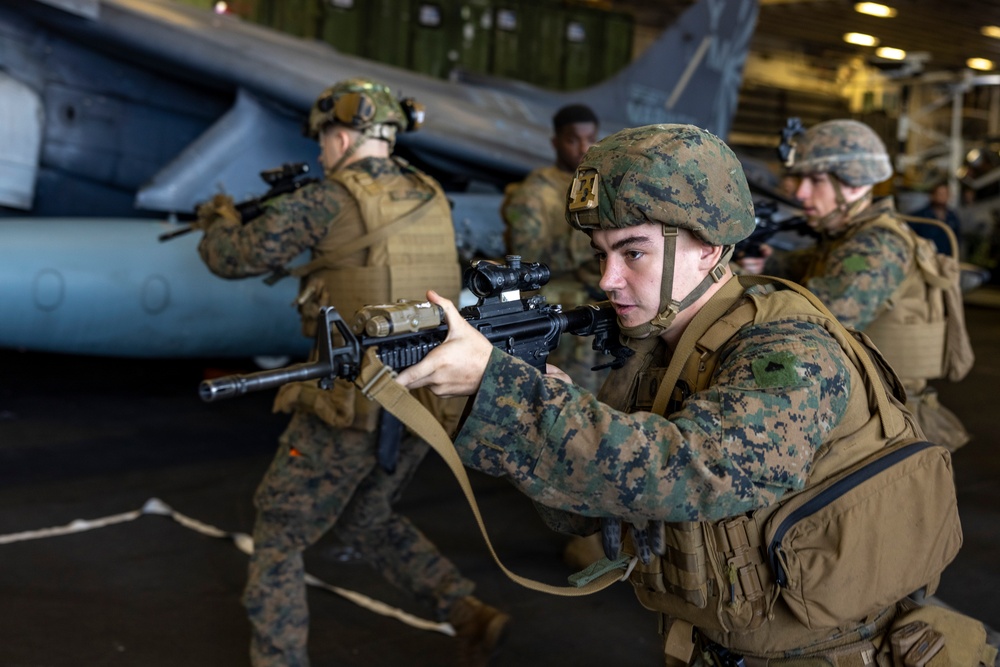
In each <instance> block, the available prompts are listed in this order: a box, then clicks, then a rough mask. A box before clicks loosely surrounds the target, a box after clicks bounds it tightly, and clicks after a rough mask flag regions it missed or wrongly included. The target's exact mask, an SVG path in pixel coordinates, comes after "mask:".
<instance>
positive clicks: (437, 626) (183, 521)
mask: <svg viewBox="0 0 1000 667" xmlns="http://www.w3.org/2000/svg"><path fill="white" fill-rule="evenodd" d="M147 514H153V515H158V516H166V517H170V518H171V519H173V520H174V521H176V522H177V523H179V524H180V525H182V526H184V527H185V528H188V529H190V530H193V531H195V532H197V533H200V534H202V535H207V536H208V537H217V538H226V539H229V540H231V541H232V542H233V544H235V545H236V548H237V549H239V550H240V551H242V552H243V553H245V554H247V555H249V554H251V553H252V552H253V538H252V537H250V536H249V535H247V534H246V533H231V532H228V531H225V530H222V529H220V528H216V527H215V526H210V525H208V524H207V523H202V522H201V521H198V520H197V519H193V518H191V517H189V516H187V515H185V514H181V513H180V512H178V511H176V510H175V509H173V508H172V507H170V506H169V505H167V504H166V503H165V502H163V501H162V500H160V499H159V498H150V499H149V500H147V501H146V503H145V504H144V505H143V506H142V509H139V510H133V511H131V512H123V513H121V514H112V515H111V516H106V517H101V518H99V519H74V520H73V521H71V522H69V523H67V524H66V525H64V526H54V527H51V528H40V529H38V530H26V531H23V532H20V533H9V534H7V535H0V545H3V544H13V543H14V542H24V541H27V540H40V539H44V538H48V537H59V536H61V535H70V534H72V533H82V532H85V531H88V530H95V529H97V528H104V527H105V526H113V525H115V524H119V523H125V522H127V521H134V520H135V519H138V518H139V517H141V516H145V515H147ZM306 583H307V584H309V585H310V586H315V587H316V588H321V589H323V590H326V591H329V592H331V593H334V594H336V595H339V596H340V597H342V598H344V599H346V600H350V601H351V602H353V603H354V604H356V605H358V606H359V607H363V608H364V609H367V610H368V611H371V612H373V613H376V614H379V615H381V616H388V617H390V618H395V619H396V620H398V621H400V622H402V623H405V624H406V625H409V626H411V627H414V628H418V629H420V630H430V631H433V632H440V633H441V634H445V635H448V636H450V637H454V636H455V629H454V628H453V627H452V626H451V624H450V623H438V622H436V621H429V620H427V619H424V618H420V617H419V616H414V615H413V614H410V613H407V612H405V611H403V610H402V609H399V608H397V607H393V606H390V605H388V604H386V603H384V602H380V601H378V600H374V599H372V598H370V597H368V596H366V595H363V594H361V593H358V592H356V591H351V590H347V589H346V588H340V587H339V586H333V585H332V584H328V583H326V582H325V581H322V580H321V579H317V578H316V577H314V576H312V575H311V574H308V573H307V574H306Z"/></svg>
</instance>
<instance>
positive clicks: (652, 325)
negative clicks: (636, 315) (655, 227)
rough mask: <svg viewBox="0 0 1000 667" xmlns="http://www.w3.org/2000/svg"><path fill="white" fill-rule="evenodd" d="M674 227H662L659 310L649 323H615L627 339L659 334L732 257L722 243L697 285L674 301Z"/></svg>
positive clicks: (716, 277) (731, 248) (721, 273)
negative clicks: (716, 257)
mask: <svg viewBox="0 0 1000 667" xmlns="http://www.w3.org/2000/svg"><path fill="white" fill-rule="evenodd" d="M677 233H678V230H677V228H676V227H667V226H666V225H664V226H663V277H662V278H661V279H660V313H659V314H658V315H657V316H656V317H654V318H653V319H652V320H650V321H649V322H646V323H644V324H639V325H637V326H634V327H626V326H624V325H623V324H622V322H621V320H619V321H618V326H619V328H620V329H621V332H622V333H623V334H624V335H625V336H627V337H629V338H638V339H643V338H649V337H650V336H652V335H654V334H655V335H657V336H659V335H660V334H662V333H663V332H665V331H666V330H667V329H669V328H670V326H671V325H672V324H673V323H674V319H675V318H676V317H677V315H678V313H680V312H681V311H682V310H684V309H685V308H687V307H689V306H690V305H691V304H693V303H694V302H695V301H697V300H698V299H700V298H701V297H702V295H703V294H705V292H707V291H708V288H709V287H711V286H712V285H713V284H714V283H717V282H719V281H720V280H722V278H723V276H725V274H726V268H727V267H728V266H729V260H730V259H731V258H732V256H733V251H734V250H735V247H734V246H724V247H723V249H722V255H721V256H720V257H719V261H718V262H716V264H715V266H713V267H712V270H711V271H709V272H708V275H707V276H705V277H704V278H703V279H702V281H701V282H700V283H698V285H697V286H696V287H695V288H694V289H693V290H691V292H690V293H689V294H688V295H687V296H686V297H684V299H683V300H681V301H674V298H673V294H674V264H675V263H676V262H675V260H676V253H677Z"/></svg>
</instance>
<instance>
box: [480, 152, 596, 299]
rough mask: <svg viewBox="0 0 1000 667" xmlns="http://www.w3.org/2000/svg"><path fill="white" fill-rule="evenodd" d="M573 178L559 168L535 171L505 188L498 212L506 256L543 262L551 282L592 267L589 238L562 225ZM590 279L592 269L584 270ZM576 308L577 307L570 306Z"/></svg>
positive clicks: (592, 259) (592, 253)
mask: <svg viewBox="0 0 1000 667" xmlns="http://www.w3.org/2000/svg"><path fill="white" fill-rule="evenodd" d="M572 182H573V174H572V173H569V172H566V171H563V170H562V169H560V168H559V167H556V166H550V167H542V168H540V169H536V170H534V171H532V172H531V173H530V174H528V176H527V178H525V179H524V180H523V181H522V182H520V183H515V184H512V185H510V186H508V189H507V193H506V196H505V197H504V201H503V204H502V206H501V208H500V212H501V214H502V215H503V219H504V223H505V224H506V230H505V231H506V241H507V250H508V252H510V253H512V254H515V255H520V256H521V258H522V260H524V261H530V262H545V263H546V264H547V265H548V267H549V270H550V271H551V272H552V277H553V278H562V277H564V276H565V277H570V278H575V277H576V272H577V270H578V269H580V268H581V267H585V266H586V265H588V264H591V265H592V264H593V263H594V251H593V249H591V247H590V238H589V237H588V236H587V235H586V234H584V233H582V232H580V231H577V230H575V229H573V228H572V227H570V226H569V225H567V224H566V192H567V191H568V190H569V186H570V183H572ZM588 268H589V269H590V270H591V275H593V267H588ZM573 305H578V304H573Z"/></svg>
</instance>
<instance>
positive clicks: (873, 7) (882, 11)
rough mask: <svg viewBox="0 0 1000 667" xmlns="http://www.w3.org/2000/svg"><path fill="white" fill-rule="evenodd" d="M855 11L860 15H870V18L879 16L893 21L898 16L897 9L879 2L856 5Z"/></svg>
mask: <svg viewBox="0 0 1000 667" xmlns="http://www.w3.org/2000/svg"><path fill="white" fill-rule="evenodd" d="M854 11H856V12H858V13H859V14H868V16H878V17H879V18H885V19H891V18H892V17H893V16H895V15H896V10H895V9H893V8H892V7H889V6H888V5H883V4H879V3H877V2H859V3H857V4H855V5H854Z"/></svg>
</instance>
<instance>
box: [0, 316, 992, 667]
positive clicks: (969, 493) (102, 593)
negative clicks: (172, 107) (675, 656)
mask: <svg viewBox="0 0 1000 667" xmlns="http://www.w3.org/2000/svg"><path fill="white" fill-rule="evenodd" d="M967 317H968V321H969V326H970V331H971V333H972V336H973V344H974V346H975V351H976V354H977V364H976V367H975V368H974V370H973V371H972V373H971V374H970V376H969V377H968V378H967V379H966V380H965V381H963V382H961V383H959V384H954V385H952V384H949V383H939V384H938V385H937V386H938V387H939V390H940V394H941V398H942V401H943V402H944V403H945V405H948V406H949V407H951V408H952V409H953V410H954V411H955V412H956V413H957V414H958V415H959V416H960V417H961V418H962V419H963V421H964V422H965V424H966V426H967V427H968V428H969V430H970V431H971V432H972V433H973V434H974V440H973V442H972V443H971V444H969V445H967V446H966V447H965V448H963V449H961V450H959V451H958V452H957V453H956V454H955V458H954V464H955V470H956V476H957V482H958V492H959V507H960V512H961V515H962V519H963V528H964V533H965V544H964V547H963V549H962V552H961V553H960V554H959V556H958V558H957V560H956V561H955V562H954V563H953V564H952V566H951V567H950V568H949V569H948V570H947V571H946V572H945V574H944V576H943V579H942V583H941V587H940V590H939V592H938V597H939V598H940V599H941V600H943V601H944V602H946V603H947V604H950V605H952V606H954V607H956V608H958V609H960V610H962V611H965V612H967V613H970V614H973V615H976V616H978V617H979V618H980V619H981V620H983V621H984V622H986V623H987V624H988V625H990V626H992V627H994V628H996V627H1000V568H998V565H997V564H998V563H1000V450H998V445H1000V434H998V427H997V424H998V423H1000V399H998V396H1000V310H998V309H994V308H990V307H984V306H974V305H970V306H968V308H967ZM219 370H222V371H226V372H236V371H245V370H252V368H251V367H250V366H249V365H248V364H244V365H241V363H240V362H234V361H221V362H220V361H206V360H197V361H190V360H186V361H136V360H121V359H95V358H82V357H64V356H59V355H51V354H39V353H27V352H18V351H12V350H7V351H0V536H7V535H11V534H15V533H20V532H22V531H31V530H38V529H42V528H48V527H55V526H63V525H66V524H69V523H70V522H72V521H74V520H76V519H84V520H93V519H100V518H103V517H108V516H113V515H118V514H121V513H124V512H129V511H133V510H138V509H140V508H141V507H143V505H144V504H145V503H146V501H147V500H148V499H150V498H159V499H161V500H162V501H163V502H164V503H166V504H167V505H169V506H170V507H172V508H173V509H174V510H176V511H177V512H180V513H182V514H184V515H187V516H189V517H191V518H193V519H197V520H198V521H201V522H204V523H205V524H209V525H211V526H215V527H217V528H220V529H222V530H223V531H226V532H233V531H236V532H249V531H250V530H251V526H252V523H253V509H252V505H251V495H252V493H253V490H254V488H255V486H256V484H257V482H258V481H259V479H260V477H261V475H262V474H263V472H264V470H265V469H266V467H267V465H268V463H269V461H270V458H271V456H272V455H273V452H274V447H275V442H276V439H277V436H278V434H279V433H280V432H281V430H282V429H283V427H284V425H285V422H286V417H285V416H283V415H273V414H271V413H270V401H271V397H272V394H271V393H270V392H268V393H267V394H266V395H255V396H248V397H244V398H240V399H236V400H231V401H222V402H218V403H213V404H205V403H202V402H201V401H200V400H199V399H198V397H197V391H196V388H197V384H198V382H199V381H200V380H201V379H202V378H203V377H204V376H205V374H206V373H212V372H218V371H219ZM471 474H472V477H473V484H474V487H475V489H476V492H477V496H478V499H479V502H480V505H481V507H482V509H483V512H484V515H485V517H486V521H487V525H488V527H489V530H490V534H491V537H492V538H493V541H494V544H495V546H496V547H497V549H498V551H499V552H500V554H501V557H502V558H503V559H504V561H505V563H506V564H507V565H508V566H509V567H511V568H512V569H513V570H514V571H515V572H517V573H519V574H522V575H526V576H531V577H537V578H540V579H543V580H545V581H548V582H550V583H555V584H561V583H563V582H564V578H565V576H566V574H568V572H569V569H568V567H567V566H565V565H564V564H563V563H562V561H561V550H562V546H563V544H564V539H563V538H562V537H560V536H558V535H555V534H553V533H551V532H549V531H548V530H547V529H546V528H545V527H544V526H543V525H542V524H541V522H540V520H539V519H538V518H537V516H536V515H535V514H534V511H533V510H532V508H531V505H530V503H529V502H528V501H527V500H526V499H525V498H524V497H522V496H521V495H519V494H518V493H517V492H515V491H514V490H513V489H512V488H510V487H509V486H507V485H506V483H504V482H501V481H498V480H494V479H491V478H488V477H485V476H483V475H479V474H477V473H471ZM399 508H400V510H401V511H402V512H403V513H404V514H406V515H407V516H409V517H410V518H411V519H412V520H413V521H415V522H416V523H417V525H419V526H420V527H421V528H422V529H423V530H424V531H425V532H426V533H427V534H428V535H429V536H430V537H431V539H433V540H434V541H435V542H436V543H437V545H438V546H439V547H440V549H441V550H442V551H443V552H444V553H445V554H447V555H448V556H449V557H451V558H452V559H453V560H454V561H455V562H456V563H457V564H458V565H459V566H460V567H461V569H462V570H463V571H464V572H465V573H466V575H468V576H469V577H471V578H472V579H474V580H476V581H477V582H478V584H479V590H478V595H479V596H480V597H482V598H483V599H485V600H487V601H489V602H491V603H492V604H495V605H497V606H500V607H502V608H504V609H506V610H507V611H509V612H510V613H511V614H512V616H513V618H514V621H513V625H512V627H511V632H510V636H509V641H508V642H507V644H506V646H505V647H504V649H503V651H502V652H501V653H500V654H499V656H498V657H497V659H496V660H495V663H494V664H495V665H498V666H501V665H578V666H580V667H589V666H593V667H607V666H609V665H649V666H652V665H658V664H661V662H660V658H659V657H658V655H659V646H658V638H657V635H656V619H655V616H654V615H653V614H652V613H650V612H647V611H645V610H643V609H642V608H641V607H640V606H639V604H638V603H637V602H636V601H635V598H634V596H633V595H632V592H631V590H630V587H629V586H627V585H625V584H623V585H620V586H615V587H612V588H611V589H610V590H607V591H604V592H602V593H599V594H596V595H593V596H590V597H586V598H557V597H552V596H548V595H544V594H541V593H536V592H533V591H529V590H526V589H523V588H521V587H519V586H517V585H516V584H514V583H512V582H510V581H509V580H507V579H506V577H505V576H504V575H503V574H502V573H501V572H500V570H499V569H498V568H497V567H496V565H495V564H494V563H493V562H492V560H491V559H490V557H489V554H488V552H487V550H486V547H485V545H484V544H483V541H482V539H481V538H480V536H479V534H478V531H477V529H476V526H475V523H474V521H473V519H472V515H471V512H470V511H469V509H468V508H467V506H466V505H465V502H464V500H463V498H462V496H461V492H460V490H459V488H458V486H457V484H456V483H455V482H454V481H453V479H452V478H451V475H450V473H449V472H448V470H447V468H446V467H445V466H444V464H443V463H442V462H441V461H440V460H439V459H438V458H437V456H436V455H435V454H433V453H431V454H430V455H429V456H428V459H427V460H426V461H425V463H424V465H423V467H422V468H421V470H420V472H419V473H418V476H417V478H416V480H415V481H414V483H413V484H412V485H411V486H410V488H409V490H408V491H407V493H406V495H405V496H404V498H403V499H402V501H401V502H400V504H399ZM6 540H7V538H3V537H0V667H81V666H82V667H90V666H103V665H132V666H136V667H160V666H174V665H185V666H187V667H226V666H230V665H233V666H235V665H246V664H248V659H247V657H246V656H247V650H246V647H247V644H248V640H249V632H248V628H247V625H246V621H245V619H244V616H243V609H242V607H241V606H240V602H239V597H240V593H241V589H242V586H243V582H244V577H245V568H246V556H244V555H243V554H242V553H241V552H240V551H239V550H238V549H237V548H236V547H235V545H234V544H233V542H232V541H231V540H229V539H225V538H213V537H207V536H205V535H202V534H199V533H198V532H195V531H193V530H191V529H189V528H186V527H184V526H182V525H181V524H179V523H177V522H176V521H173V520H171V519H170V518H168V517H164V516H155V515H145V516H141V517H139V518H138V519H135V520H132V521H127V522H122V523H118V524H115V525H111V526H108V527H103V528H97V529H94V530H89V531H82V532H76V533H73V534H69V535H63V536H54V537H45V538H42V539H33V540H26V541H17V542H12V543H6V544H4V543H3V542H4V541H6ZM336 547H337V545H336V544H335V543H334V542H333V541H332V540H330V539H329V538H327V539H324V540H323V541H322V542H321V543H320V544H318V545H317V546H316V547H314V548H313V549H311V550H309V551H308V552H307V554H306V564H307V569H308V570H309V571H310V573H312V574H313V575H315V576H317V577H319V578H320V579H322V580H324V581H326V582H328V583H330V584H333V585H335V586H339V587H343V588H347V589H352V590H356V591H358V592H361V593H364V594H365V595H368V596H370V597H372V598H376V599H378V600H381V601H384V602H386V603H388V604H390V605H393V606H396V607H399V608H402V609H404V610H405V611H408V612H410V613H414V614H416V615H420V616H423V617H427V616H428V613H427V611H426V610H424V609H421V608H420V607H419V606H418V605H416V604H415V603H413V602H412V601H411V600H410V599H409V598H408V597H407V596H406V595H405V594H402V593H400V592H397V591H396V590H395V589H393V588H392V587H391V586H389V585H388V584H386V583H385V582H383V581H382V580H381V578H380V577H379V576H378V574H377V573H376V572H374V571H373V570H372V569H371V568H369V567H368V566H367V565H365V564H360V563H342V562H339V561H338V560H337V559H336V558H335V553H336V551H335V549H336ZM309 601H310V606H311V609H312V625H311V628H312V637H311V640H310V651H311V655H312V659H313V664H314V665H315V666H316V667H326V666H328V665H329V666H333V665H338V666H340V665H345V666H346V665H357V666H359V667H360V666H364V667H378V666H382V665H385V666H390V665H391V666H395V665H413V666H417V667H419V666H428V667H429V666H432V665H433V666H437V665H451V664H453V663H454V659H453V650H454V641H453V640H452V639H450V638H448V637H446V636H444V635H441V634H438V633H435V632H430V631H426V630H418V629H414V628H411V627H409V626H407V625H404V624H403V623H401V622H400V621H398V620H395V619H392V618H387V617H383V616H379V615H376V614H374V613H372V612H370V611H367V610H364V609H361V608H359V607H357V606H356V605H355V604H354V603H352V602H350V601H348V600H345V599H343V598H341V597H339V596H338V595H336V594H334V593H331V592H328V591H325V590H321V589H315V588H314V589H311V592H310V598H309Z"/></svg>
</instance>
